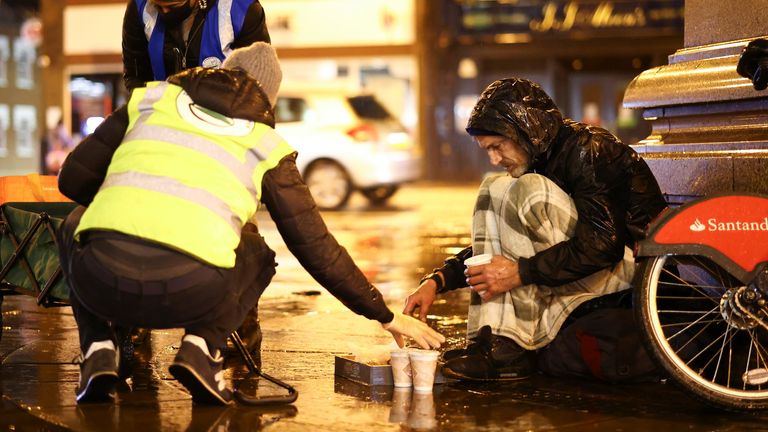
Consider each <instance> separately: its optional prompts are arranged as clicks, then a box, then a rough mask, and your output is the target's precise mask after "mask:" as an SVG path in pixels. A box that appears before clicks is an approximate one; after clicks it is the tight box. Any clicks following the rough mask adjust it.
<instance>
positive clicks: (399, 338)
mask: <svg viewBox="0 0 768 432" xmlns="http://www.w3.org/2000/svg"><path fill="white" fill-rule="evenodd" d="M382 327H384V329H385V330H387V331H388V332H390V333H392V337H394V338H395V342H397V346H399V347H400V348H403V347H405V338H404V337H405V336H407V337H410V338H411V339H413V340H414V341H416V343H417V344H419V346H420V347H422V348H424V349H437V348H440V344H442V343H443V342H445V336H443V335H441V334H440V333H438V332H436V331H434V330H432V329H431V328H430V327H429V326H428V325H427V324H426V323H423V322H421V321H419V320H417V319H416V318H413V317H409V316H406V315H403V314H401V313H395V317H394V319H392V321H391V322H389V323H386V324H382Z"/></svg>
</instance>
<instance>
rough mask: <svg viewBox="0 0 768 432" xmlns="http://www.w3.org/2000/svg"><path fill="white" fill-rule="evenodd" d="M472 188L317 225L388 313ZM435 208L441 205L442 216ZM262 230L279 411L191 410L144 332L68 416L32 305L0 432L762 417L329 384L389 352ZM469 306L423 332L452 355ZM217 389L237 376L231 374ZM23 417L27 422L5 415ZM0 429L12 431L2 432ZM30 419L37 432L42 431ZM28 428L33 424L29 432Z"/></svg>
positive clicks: (454, 232) (461, 212)
mask: <svg viewBox="0 0 768 432" xmlns="http://www.w3.org/2000/svg"><path fill="white" fill-rule="evenodd" d="M474 190H475V188H474V187H467V188H448V187H446V188H442V189H439V188H438V189H435V188H426V189H424V188H422V189H410V190H409V189H408V188H405V189H404V190H403V191H402V192H403V193H399V194H398V195H396V196H395V198H396V199H394V201H393V204H392V205H391V206H390V207H388V208H385V209H376V210H370V209H365V208H363V209H362V210H361V209H360V208H356V207H355V205H354V202H353V204H352V210H351V211H345V212H328V213H326V214H324V217H325V220H326V223H327V224H328V226H329V228H330V229H331V231H332V232H333V233H334V235H335V236H336V238H337V239H338V240H339V242H340V243H341V244H342V245H344V246H345V247H346V248H347V249H348V250H349V252H350V254H351V255H352V257H353V258H354V259H355V260H356V261H357V262H358V263H359V264H360V266H361V268H362V269H363V271H364V272H365V273H366V275H368V277H369V278H370V279H371V280H372V282H373V283H374V284H375V285H376V286H377V287H379V288H380V289H381V291H382V292H383V294H384V296H385V299H386V301H387V303H388V304H389V305H390V307H391V308H392V309H393V310H401V309H402V307H403V304H404V300H405V297H406V296H407V295H408V293H410V291H412V290H413V289H415V288H416V285H417V283H418V280H419V278H420V277H421V275H423V274H424V273H425V272H427V271H429V270H431V269H432V268H433V267H435V266H437V265H439V264H440V263H441V261H442V260H443V259H444V258H445V257H446V256H447V255H449V254H452V253H455V252H457V251H458V250H460V249H461V248H462V247H463V246H465V245H467V244H468V243H469V221H470V217H471V209H472V206H473V199H474ZM446 203H450V205H447V204H446ZM259 227H260V231H261V233H262V235H264V237H265V238H266V240H267V243H268V244H269V245H270V246H271V247H272V248H273V249H274V250H275V251H276V252H277V261H278V263H279V266H278V268H277V275H276V276H275V278H274V280H273V283H272V284H271V285H270V287H269V288H268V289H267V291H266V292H265V294H264V297H263V298H262V300H261V302H260V305H259V316H260V320H261V322H262V328H263V330H264V340H263V345H262V359H263V366H264V370H265V372H267V373H269V374H270V375H273V376H275V377H277V378H279V379H281V380H284V381H286V382H288V383H289V384H291V385H293V386H295V387H296V388H297V389H298V391H299V398H298V400H297V401H296V402H295V403H294V404H293V405H289V406H277V407H250V406H243V405H236V406H232V407H225V408H217V407H200V406H193V405H192V403H191V400H190V397H189V395H188V394H187V393H186V391H185V390H184V389H183V388H182V387H181V386H180V385H179V384H178V383H177V382H176V381H175V380H173V379H172V378H171V377H170V375H169V374H168V370H167V368H168V365H169V364H170V363H171V361H172V360H173V357H174V355H175V354H176V351H177V350H178V344H179V339H180V337H181V332H180V331H179V330H154V331H152V333H151V336H149V338H148V339H147V340H146V341H144V343H142V344H141V345H139V346H137V347H136V356H135V357H134V363H133V365H132V366H133V374H132V377H131V379H130V380H129V381H128V382H126V384H125V386H124V387H122V388H121V389H120V390H119V392H118V396H117V400H116V402H115V404H96V405H76V404H75V403H74V389H75V387H76V385H77V380H78V366H77V365H76V364H75V363H74V359H75V357H76V356H77V354H78V343H77V331H76V328H75V326H74V321H73V319H72V315H71V311H70V310H69V308H59V309H42V308H39V307H37V306H36V305H35V302H34V299H33V298H31V297H22V296H17V297H8V298H6V300H5V303H4V305H3V311H2V313H3V318H4V325H5V327H4V334H3V338H2V340H0V362H2V366H1V367H0V394H1V395H2V402H3V405H2V406H0V408H2V409H3V411H2V414H5V413H12V414H13V415H12V417H6V418H4V419H0V426H5V425H10V423H4V422H6V421H13V422H14V424H15V425H17V426H14V427H16V428H17V430H28V429H34V430H57V428H62V430H63V429H69V430H83V431H91V430H95V431H102V430H130V431H141V432H144V431H147V432H149V431H154V430H163V431H166V430H167V431H209V430H210V431H219V430H222V431H223V430H233V431H237V430H259V429H276V430H281V431H283V430H289V431H290V430H296V431H305V430H327V431H332V430H333V431H336V430H343V431H347V430H351V431H361V432H375V431H396V430H520V431H541V430H573V431H581V430H594V431H649V430H663V431H666V430H687V431H715V430H717V431H741V430H750V429H751V430H765V425H766V420H768V415H761V414H730V413H726V412H723V411H719V410H715V409H711V408H709V407H707V406H704V405H702V404H700V403H698V402H697V401H694V400H692V399H690V398H689V397H688V396H687V395H685V394H683V393H682V392H680V391H678V390H676V389H675V388H673V387H672V386H670V385H666V384H644V385H620V386H619V385H609V384H603V383H596V382H591V381H583V380H564V379H555V378H548V377H544V376H541V375H536V376H534V377H532V378H531V379H529V380H525V381H521V382H517V383H511V384H510V383H504V384H471V385H470V384H462V383H457V382H451V383H446V384H442V385H437V386H435V388H434V391H433V393H426V394H420V393H416V392H413V391H412V390H410V389H405V390H404V391H403V390H400V389H397V390H395V389H394V388H393V387H391V386H383V387H382V386H374V387H371V386H365V385H362V384H359V383H356V382H353V381H349V380H346V379H344V378H341V377H335V376H334V357H335V356H336V355H344V354H348V353H350V352H352V351H354V349H357V348H359V347H364V348H365V347H368V348H372V347H381V346H385V345H387V344H390V343H391V341H392V339H391V337H390V336H389V334H388V333H387V332H386V331H384V330H382V329H381V327H380V326H379V325H378V324H377V323H373V322H370V321H368V320H366V319H365V318H362V317H359V316H357V315H354V314H352V313H350V312H349V311H348V310H347V309H346V308H345V307H344V306H343V305H342V304H341V303H340V302H339V301H338V300H336V299H335V298H333V297H332V296H331V295H330V294H328V292H326V291H325V290H323V289H322V288H320V287H318V285H317V283H316V282H315V281H314V280H313V279H312V278H311V277H310V276H309V275H308V274H307V273H306V272H305V271H304V270H303V269H302V268H301V267H300V265H299V264H298V262H297V261H296V259H295V258H294V257H293V256H292V255H291V254H290V253H289V252H288V250H287V248H286V247H285V244H284V243H283V242H282V239H280V237H279V234H278V233H277V230H276V229H275V227H274V224H272V223H271V221H269V220H268V216H267V215H266V214H262V215H260V218H259ZM468 300H469V295H468V293H467V292H466V290H464V291H456V292H452V293H449V294H446V295H444V296H442V297H440V298H439V300H438V301H437V302H436V303H435V304H434V305H433V307H432V309H431V310H430V315H429V317H428V322H429V324H430V325H432V326H433V327H434V328H436V329H437V330H439V331H440V332H441V333H443V334H444V335H445V336H446V337H447V340H448V343H447V344H446V346H445V348H446V349H450V348H455V347H460V346H463V344H464V331H465V327H466V310H467V305H468ZM228 366H229V367H228V368H227V370H226V371H225V378H226V379H227V380H229V381H230V382H231V381H235V382H240V381H241V380H242V379H244V378H245V376H246V375H247V370H246V369H245V368H244V367H243V365H242V362H241V361H240V362H239V363H238V360H237V359H233V360H232V361H229V362H228ZM11 403H12V404H13V405H14V406H15V407H21V408H23V410H24V412H26V413H27V418H31V420H30V419H27V420H25V418H24V417H23V416H22V415H20V414H18V411H20V410H17V411H13V409H15V408H13V407H8V405H9V404H11ZM6 419H11V420H6ZM40 419H42V421H44V422H45V425H46V426H45V427H40V426H39V422H40ZM36 422H37V423H36Z"/></svg>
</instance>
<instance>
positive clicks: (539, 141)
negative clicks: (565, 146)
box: [467, 78, 563, 161]
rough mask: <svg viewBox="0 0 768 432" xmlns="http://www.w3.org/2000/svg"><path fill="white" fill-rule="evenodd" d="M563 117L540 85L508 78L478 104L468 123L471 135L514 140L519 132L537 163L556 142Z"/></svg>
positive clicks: (489, 89) (491, 88)
mask: <svg viewBox="0 0 768 432" xmlns="http://www.w3.org/2000/svg"><path fill="white" fill-rule="evenodd" d="M562 124H563V115H562V114H561V113H560V110H559V109H558V108H557V105H555V103H554V102H553V101H552V99H551V98H550V97H549V96H548V95H547V94H546V93H545V92H544V90H542V88H541V87H539V85H538V84H536V83H534V82H531V81H528V80H526V79H522V78H505V79H502V80H498V81H494V82H493V83H491V84H490V85H489V86H488V87H486V89H485V90H484V91H483V93H482V94H481V95H480V99H479V100H478V101H477V103H476V104H475V108H474V109H473V110H472V114H471V115H470V117H469V121H468V122H467V133H469V134H470V135H484V134H487V133H488V132H491V133H492V134H498V135H502V136H505V137H508V138H513V137H516V136H517V135H518V132H519V133H520V134H522V136H523V137H525V138H527V142H524V143H521V144H522V145H523V147H524V148H525V149H526V150H527V151H528V154H529V155H531V160H532V161H535V160H537V159H538V158H539V156H540V155H542V154H545V153H546V152H547V151H548V150H549V148H550V146H551V145H552V142H553V141H554V139H555V137H556V136H557V133H558V131H559V129H560V126H561V125H562Z"/></svg>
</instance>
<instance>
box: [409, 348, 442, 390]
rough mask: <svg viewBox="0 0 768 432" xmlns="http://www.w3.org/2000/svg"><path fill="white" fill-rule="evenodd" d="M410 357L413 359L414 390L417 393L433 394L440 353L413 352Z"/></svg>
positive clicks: (428, 351) (427, 351) (430, 351)
mask: <svg viewBox="0 0 768 432" xmlns="http://www.w3.org/2000/svg"><path fill="white" fill-rule="evenodd" d="M408 355H409V356H410V359H411V374H412V378H413V390H414V391H417V392H431V391H432V386H433V385H435V370H436V369H437V355H438V352H437V351H432V350H411V351H410V352H409V353H408Z"/></svg>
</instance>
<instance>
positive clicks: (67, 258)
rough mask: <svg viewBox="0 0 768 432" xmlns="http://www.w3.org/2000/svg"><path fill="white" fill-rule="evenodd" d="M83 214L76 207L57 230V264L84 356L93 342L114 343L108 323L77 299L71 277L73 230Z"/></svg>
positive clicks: (74, 254)
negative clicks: (65, 284)
mask: <svg viewBox="0 0 768 432" xmlns="http://www.w3.org/2000/svg"><path fill="white" fill-rule="evenodd" d="M83 212H85V207H82V206H78V207H77V208H75V209H74V210H73V211H72V213H70V214H69V215H68V216H67V218H66V219H64V222H62V224H61V227H60V228H59V232H58V233H57V234H58V237H59V239H58V240H59V263H60V265H61V270H62V272H63V273H64V277H66V279H67V283H68V285H69V302H70V304H71V305H72V313H73V314H74V316H75V321H76V322H77V330H78V333H79V335H80V350H81V351H82V352H83V354H85V353H86V352H87V351H88V347H90V346H91V344H92V343H93V342H97V341H102V340H106V339H110V340H112V341H114V337H113V334H112V329H111V328H110V326H109V323H108V322H107V321H106V320H104V319H101V318H99V317H98V316H96V315H94V314H93V313H91V312H90V311H89V310H88V309H87V308H86V307H85V306H84V305H83V304H82V302H81V301H80V299H79V298H78V297H77V287H76V286H75V282H74V278H73V277H72V262H73V260H77V256H76V255H77V249H78V248H79V247H80V246H79V245H78V243H77V242H76V241H75V238H74V234H75V229H76V228H77V226H78V225H79V224H80V218H81V217H82V216H83Z"/></svg>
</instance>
